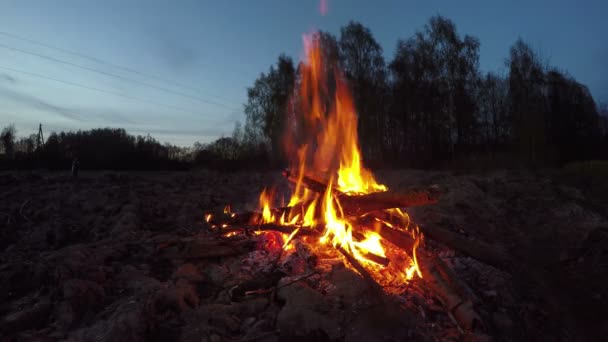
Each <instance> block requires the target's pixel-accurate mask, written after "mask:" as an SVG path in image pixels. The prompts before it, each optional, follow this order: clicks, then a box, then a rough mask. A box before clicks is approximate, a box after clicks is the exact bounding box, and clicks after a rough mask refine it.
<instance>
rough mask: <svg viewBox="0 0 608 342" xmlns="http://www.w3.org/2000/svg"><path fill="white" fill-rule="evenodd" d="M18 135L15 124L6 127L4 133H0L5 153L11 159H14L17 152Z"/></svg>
mask: <svg viewBox="0 0 608 342" xmlns="http://www.w3.org/2000/svg"><path fill="white" fill-rule="evenodd" d="M16 135H17V130H16V129H15V125H13V124H11V125H8V126H6V127H4V129H3V130H2V133H0V141H1V142H2V147H3V148H4V154H5V155H6V157H7V158H9V159H12V158H13V156H14V154H15V137H16Z"/></svg>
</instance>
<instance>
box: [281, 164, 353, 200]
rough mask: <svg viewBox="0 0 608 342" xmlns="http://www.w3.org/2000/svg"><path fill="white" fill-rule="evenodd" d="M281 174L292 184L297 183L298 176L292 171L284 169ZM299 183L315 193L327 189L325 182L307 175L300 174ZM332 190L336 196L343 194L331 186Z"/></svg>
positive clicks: (320, 192)
mask: <svg viewBox="0 0 608 342" xmlns="http://www.w3.org/2000/svg"><path fill="white" fill-rule="evenodd" d="M283 176H285V178H286V179H287V180H288V181H289V182H290V183H293V184H297V183H298V176H297V175H294V174H293V173H291V171H289V170H284V171H283ZM300 181H301V184H302V185H303V186H304V187H305V188H307V189H309V190H312V191H314V192H316V193H319V194H322V193H324V192H325V191H327V184H325V183H322V182H319V181H318V180H316V179H313V178H311V177H309V176H306V175H302V179H301V180H300ZM332 192H333V193H334V194H336V195H337V196H343V195H345V194H344V193H343V192H341V191H339V190H338V189H335V188H332Z"/></svg>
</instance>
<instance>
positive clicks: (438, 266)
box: [418, 253, 483, 331]
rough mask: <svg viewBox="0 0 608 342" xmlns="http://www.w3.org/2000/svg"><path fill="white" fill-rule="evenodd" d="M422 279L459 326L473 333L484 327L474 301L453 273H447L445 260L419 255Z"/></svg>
mask: <svg viewBox="0 0 608 342" xmlns="http://www.w3.org/2000/svg"><path fill="white" fill-rule="evenodd" d="M418 260H419V266H420V271H421V272H422V279H423V280H424V282H425V284H427V287H428V288H429V289H430V290H431V292H433V294H434V296H435V297H436V298H437V299H439V301H440V302H441V303H442V304H443V306H444V307H445V308H446V310H447V312H448V314H449V315H450V316H451V317H453V318H454V319H455V320H456V323H457V324H458V326H459V327H460V328H462V329H464V330H467V331H471V330H475V329H477V328H481V327H483V324H482V320H481V317H480V316H479V314H478V313H477V312H476V311H475V308H474V305H473V301H474V299H472V298H469V296H468V295H467V293H466V292H465V291H462V287H461V286H460V285H459V280H458V279H457V278H456V277H453V272H449V271H448V272H446V269H447V268H449V266H447V265H445V263H444V262H443V260H441V259H440V258H438V257H436V256H433V257H428V256H426V255H425V254H423V253H421V254H420V255H418Z"/></svg>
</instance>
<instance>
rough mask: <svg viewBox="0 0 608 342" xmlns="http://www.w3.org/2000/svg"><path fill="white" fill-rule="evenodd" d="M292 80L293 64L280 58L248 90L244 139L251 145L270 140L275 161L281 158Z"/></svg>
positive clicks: (292, 85)
mask: <svg viewBox="0 0 608 342" xmlns="http://www.w3.org/2000/svg"><path fill="white" fill-rule="evenodd" d="M294 81H295V68H294V65H293V61H292V60H291V58H289V57H287V56H285V55H281V56H279V59H278V61H277V64H276V67H275V66H274V65H273V66H271V67H270V70H269V71H268V73H267V74H264V73H262V74H261V75H260V77H259V78H258V79H257V80H256V81H255V83H254V85H253V87H251V88H248V89H247V104H246V105H245V115H246V123H245V133H244V136H245V140H246V142H247V143H248V144H250V145H254V146H255V145H260V144H263V143H264V142H265V141H266V140H267V141H269V142H270V149H271V151H272V156H273V158H274V160H275V161H280V160H281V157H282V152H283V151H282V132H283V127H284V125H285V117H286V111H287V105H288V102H289V99H290V97H291V94H292V91H293V87H294Z"/></svg>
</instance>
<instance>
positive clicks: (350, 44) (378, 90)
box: [339, 21, 387, 161]
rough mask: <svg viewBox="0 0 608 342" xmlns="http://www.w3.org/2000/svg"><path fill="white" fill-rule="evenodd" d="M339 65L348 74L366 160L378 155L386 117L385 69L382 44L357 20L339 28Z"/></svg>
mask: <svg viewBox="0 0 608 342" xmlns="http://www.w3.org/2000/svg"><path fill="white" fill-rule="evenodd" d="M339 48H340V62H341V65H340V66H341V68H342V70H343V71H344V73H345V75H346V77H347V78H348V81H349V85H350V87H351V89H352V93H353V96H354V102H355V107H356V108H357V113H358V114H359V125H358V126H359V127H360V129H359V140H360V142H361V146H362V150H363V155H364V157H365V158H366V159H367V160H368V161H369V160H374V159H378V158H380V157H381V155H382V153H381V152H382V147H383V135H382V131H383V130H384V129H385V127H384V123H385V121H386V117H385V115H386V108H387V106H386V100H387V97H386V93H387V83H386V81H387V80H386V77H387V70H386V65H385V63H384V58H383V57H382V48H381V47H380V44H378V42H376V40H375V39H374V37H373V35H372V33H371V31H370V30H369V29H368V28H367V27H365V26H363V25H361V24H360V23H358V22H352V21H351V22H350V23H349V24H348V25H347V26H345V27H343V28H342V29H341V30H340V41H339Z"/></svg>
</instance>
